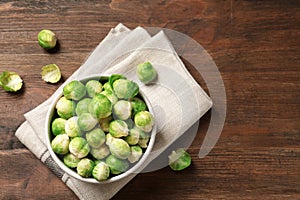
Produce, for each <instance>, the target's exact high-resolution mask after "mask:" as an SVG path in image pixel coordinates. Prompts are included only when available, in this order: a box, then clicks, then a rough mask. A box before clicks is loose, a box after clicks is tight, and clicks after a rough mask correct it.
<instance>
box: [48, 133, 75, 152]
mask: <svg viewBox="0 0 300 200" xmlns="http://www.w3.org/2000/svg"><path fill="white" fill-rule="evenodd" d="M69 143H70V140H69V137H68V135H67V134H59V135H57V136H56V137H55V138H54V139H53V140H52V142H51V147H52V149H53V151H54V152H55V153H57V154H60V155H64V154H67V153H68V152H69Z"/></svg>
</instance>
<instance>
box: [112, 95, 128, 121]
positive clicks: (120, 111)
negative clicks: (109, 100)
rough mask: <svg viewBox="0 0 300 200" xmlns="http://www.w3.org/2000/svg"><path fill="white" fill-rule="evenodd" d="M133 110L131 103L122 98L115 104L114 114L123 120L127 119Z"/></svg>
mask: <svg viewBox="0 0 300 200" xmlns="http://www.w3.org/2000/svg"><path fill="white" fill-rule="evenodd" d="M131 110H132V107H131V103H130V102H129V101H125V100H120V101H118V102H117V103H116V104H115V105H114V106H113V113H114V115H115V116H116V117H117V118H118V119H121V120H127V119H128V118H130V116H131Z"/></svg>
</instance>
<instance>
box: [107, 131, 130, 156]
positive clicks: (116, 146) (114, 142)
mask: <svg viewBox="0 0 300 200" xmlns="http://www.w3.org/2000/svg"><path fill="white" fill-rule="evenodd" d="M106 144H107V146H108V147H109V150H110V153H111V154H112V155H114V156H116V157H117V158H120V159H126V158H128V156H129V155H130V153H131V152H130V147H129V144H128V143H127V142H125V141H124V140H123V139H120V138H114V137H112V136H107V137H106Z"/></svg>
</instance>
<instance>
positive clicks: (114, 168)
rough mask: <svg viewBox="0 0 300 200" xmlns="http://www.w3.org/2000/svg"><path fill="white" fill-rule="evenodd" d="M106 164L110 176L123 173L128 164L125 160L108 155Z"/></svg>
mask: <svg viewBox="0 0 300 200" xmlns="http://www.w3.org/2000/svg"><path fill="white" fill-rule="evenodd" d="M105 161H106V164H107V165H108V166H109V169H110V172H111V173H112V174H116V175H117V174H120V173H122V172H125V171H126V170H127V169H128V167H129V163H128V161H127V160H121V159H118V158H117V157H115V156H113V155H110V156H108V157H107V158H106V160H105Z"/></svg>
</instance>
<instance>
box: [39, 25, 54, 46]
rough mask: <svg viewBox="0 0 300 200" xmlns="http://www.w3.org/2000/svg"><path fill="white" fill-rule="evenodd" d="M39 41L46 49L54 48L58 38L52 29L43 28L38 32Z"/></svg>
mask: <svg viewBox="0 0 300 200" xmlns="http://www.w3.org/2000/svg"><path fill="white" fill-rule="evenodd" d="M38 42H39V45H40V46H41V47H43V48H44V49H53V48H54V47H55V46H56V42H57V38H56V36H55V33H54V32H53V31H51V30H46V29H44V30H41V31H40V32H39V34H38Z"/></svg>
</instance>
